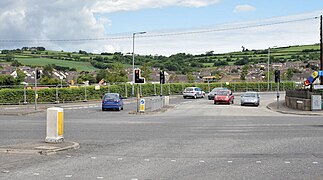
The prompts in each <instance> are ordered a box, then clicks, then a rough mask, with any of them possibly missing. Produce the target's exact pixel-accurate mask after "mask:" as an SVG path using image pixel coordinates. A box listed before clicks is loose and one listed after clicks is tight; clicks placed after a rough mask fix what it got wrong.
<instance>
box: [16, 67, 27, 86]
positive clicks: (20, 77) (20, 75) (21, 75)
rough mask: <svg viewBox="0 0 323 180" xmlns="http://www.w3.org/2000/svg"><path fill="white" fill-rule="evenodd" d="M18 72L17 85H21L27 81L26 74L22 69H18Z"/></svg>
mask: <svg viewBox="0 0 323 180" xmlns="http://www.w3.org/2000/svg"><path fill="white" fill-rule="evenodd" d="M16 72H17V77H16V84H20V83H21V82H23V81H25V78H26V74H25V73H24V72H23V71H22V70H20V69H17V70H16Z"/></svg>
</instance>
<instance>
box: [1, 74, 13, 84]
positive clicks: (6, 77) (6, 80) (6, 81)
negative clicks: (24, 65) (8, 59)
mask: <svg viewBox="0 0 323 180" xmlns="http://www.w3.org/2000/svg"><path fill="white" fill-rule="evenodd" d="M15 83H16V80H15V78H14V77H12V76H11V75H0V85H1V86H5V85H14V84H15Z"/></svg>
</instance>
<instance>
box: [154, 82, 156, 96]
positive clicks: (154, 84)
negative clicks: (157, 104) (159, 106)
mask: <svg viewBox="0 0 323 180" xmlns="http://www.w3.org/2000/svg"><path fill="white" fill-rule="evenodd" d="M156 95H157V94H156V84H155V83H154V96H156Z"/></svg>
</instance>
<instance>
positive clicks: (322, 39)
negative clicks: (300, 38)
mask: <svg viewBox="0 0 323 180" xmlns="http://www.w3.org/2000/svg"><path fill="white" fill-rule="evenodd" d="M322 28H323V27H322V15H321V23H320V37H321V40H320V49H321V53H320V54H321V56H320V60H321V64H320V70H321V71H322V70H323V37H322V36H323V35H322V31H323V30H322ZM320 84H321V85H323V77H322V76H321V77H320Z"/></svg>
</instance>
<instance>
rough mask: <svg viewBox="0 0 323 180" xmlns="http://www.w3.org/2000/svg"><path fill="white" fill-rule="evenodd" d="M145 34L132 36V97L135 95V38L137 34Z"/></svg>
mask: <svg viewBox="0 0 323 180" xmlns="http://www.w3.org/2000/svg"><path fill="white" fill-rule="evenodd" d="M145 33H146V32H135V33H133V34H132V96H134V95H135V85H134V84H135V73H134V71H135V36H136V35H137V34H145Z"/></svg>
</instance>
